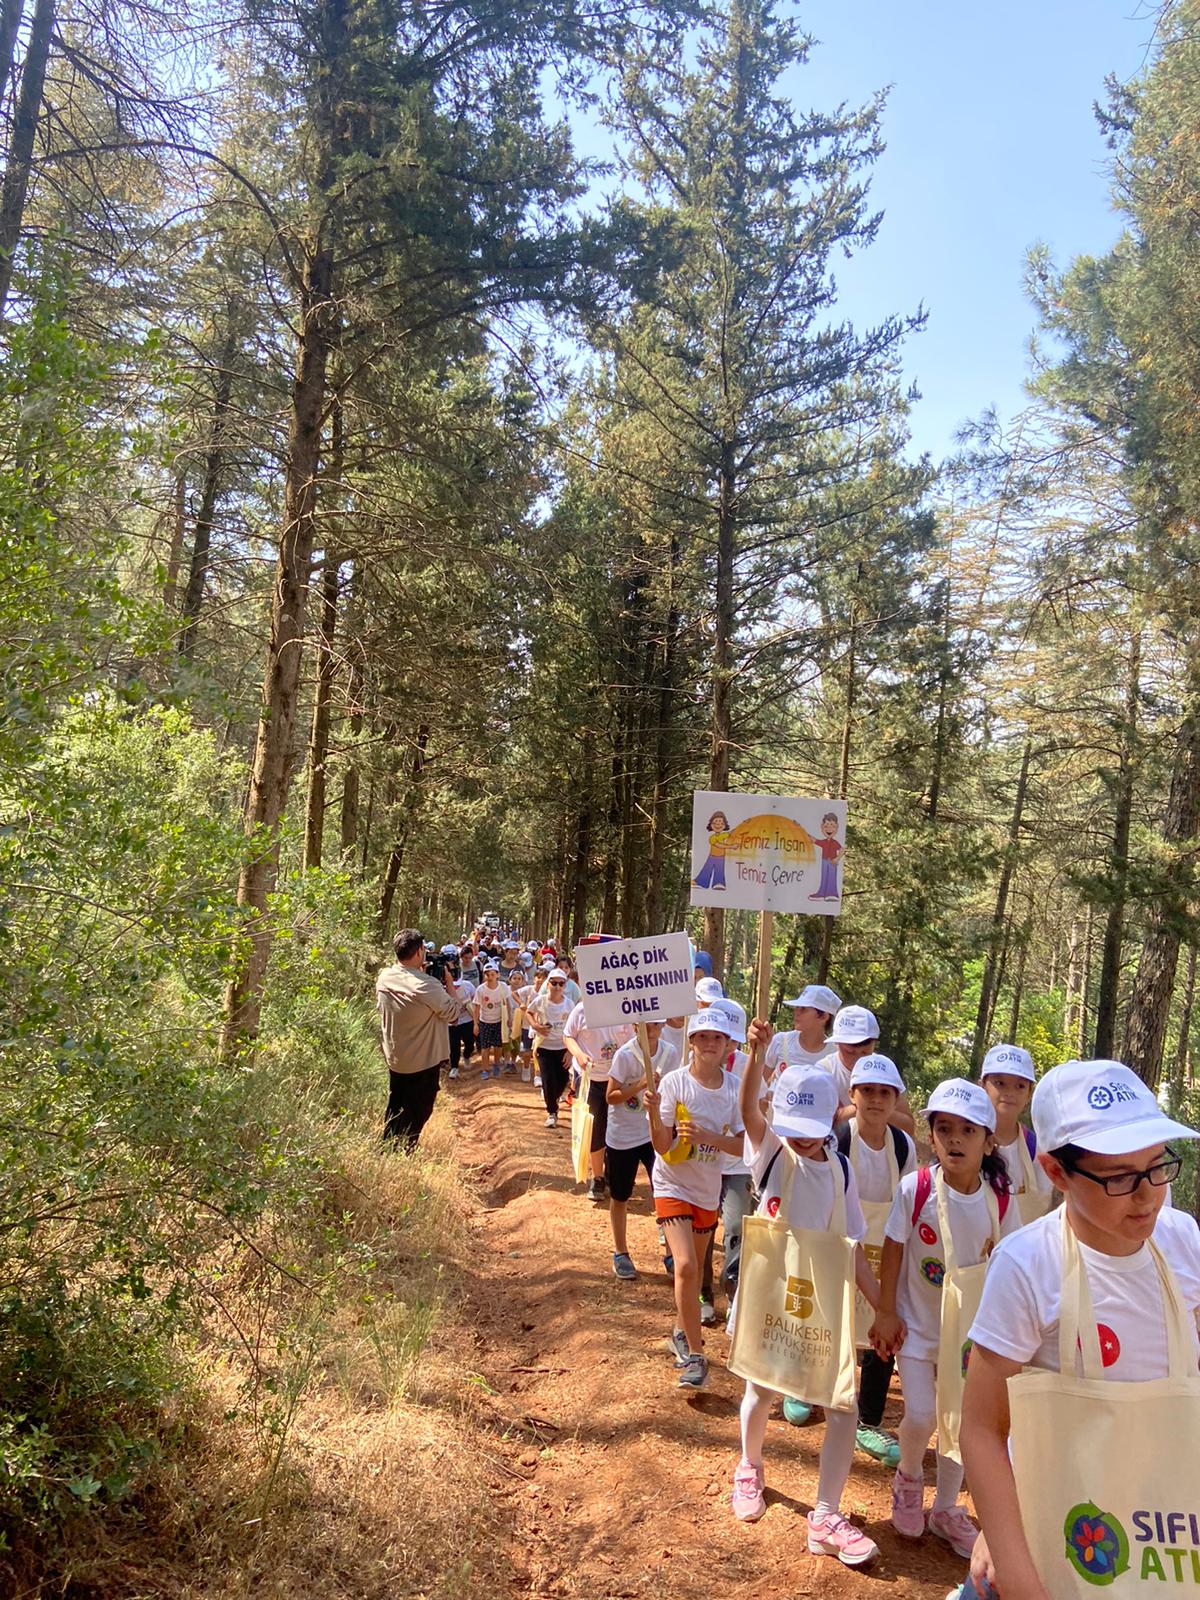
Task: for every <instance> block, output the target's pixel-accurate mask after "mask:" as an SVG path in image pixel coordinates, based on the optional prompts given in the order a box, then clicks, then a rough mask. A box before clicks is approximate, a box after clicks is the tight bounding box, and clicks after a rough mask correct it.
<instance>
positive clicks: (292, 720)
mask: <svg viewBox="0 0 1200 1600" xmlns="http://www.w3.org/2000/svg"><path fill="white" fill-rule="evenodd" d="M333 304H334V302H333V256H332V253H331V252H330V251H329V250H328V249H321V250H317V251H314V252H312V253H311V254H310V255H309V257H308V259H307V261H306V263H305V269H304V280H303V286H302V291H301V302H300V328H299V340H298V350H297V360H296V376H295V379H294V381H293V384H292V406H291V420H290V423H289V428H288V445H287V457H286V462H285V466H284V478H283V534H282V537H281V539H280V541H279V559H278V563H277V565H276V569H275V590H274V595H273V598H272V604H271V633H270V641H269V644H268V649H267V671H266V676H265V677H264V679H263V687H262V710H261V713H260V718H259V724H258V738H257V742H256V744H255V750H254V766H253V769H252V772H251V777H250V793H249V798H248V800H247V804H246V832H247V834H248V835H249V836H250V840H251V845H250V853H249V854H248V856H247V859H246V861H245V863H244V865H243V867H242V871H241V875H240V877H239V879H238V895H237V898H238V905H239V906H240V907H241V908H242V909H243V910H245V911H247V912H248V913H249V917H248V920H247V924H246V942H245V946H244V950H243V953H242V958H241V960H240V962H239V964H238V967H237V969H236V970H235V972H234V975H233V977H232V978H231V979H230V982H229V986H228V988H227V990H226V993H225V1029H224V1033H223V1039H222V1048H223V1050H224V1053H225V1054H226V1055H227V1056H228V1055H230V1054H232V1053H233V1052H234V1051H236V1049H237V1048H238V1047H239V1045H241V1044H242V1043H243V1042H246V1041H250V1040H253V1039H254V1037H255V1036H256V1035H257V1032H258V1018H259V1011H260V1009H261V1004H262V989H263V983H264V981H265V979H266V973H267V963H268V960H269V958H270V951H271V932H270V925H269V922H268V919H267V900H268V897H269V895H270V893H271V890H272V889H273V888H274V886H275V878H276V874H277V872H278V868H279V824H280V822H281V820H282V818H283V811H284V807H285V805H286V804H287V797H288V789H289V786H290V784H291V777H292V768H293V765H294V763H295V755H296V751H295V731H296V712H297V708H298V692H299V687H300V657H301V653H302V648H303V643H304V614H305V607H306V605H307V601H308V570H309V567H310V565H311V564H312V552H313V537H314V515H313V514H314V507H315V499H316V483H317V464H318V460H319V457H320V448H321V412H322V408H323V406H324V403H325V381H326V373H327V369H328V364H329V328H330V324H331V321H332V316H333Z"/></svg>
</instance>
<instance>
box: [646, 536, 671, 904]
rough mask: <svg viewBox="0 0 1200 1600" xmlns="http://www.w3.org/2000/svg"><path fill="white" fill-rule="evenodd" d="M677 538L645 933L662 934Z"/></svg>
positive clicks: (661, 685) (661, 675) (657, 734)
mask: <svg viewBox="0 0 1200 1600" xmlns="http://www.w3.org/2000/svg"><path fill="white" fill-rule="evenodd" d="M678 561H679V537H678V535H677V534H672V536H671V550H670V557H669V560H668V565H667V574H666V586H667V595H668V601H667V615H666V620H665V623H664V627H663V640H662V647H661V650H660V651H659V656H658V723H657V726H656V728H655V730H654V788H653V793H652V794H651V797H650V848H649V852H648V859H647V871H646V899H645V922H646V931H647V933H651V934H653V933H664V932H666V931H667V930H666V929H665V928H664V926H663V890H662V875H663V867H664V864H665V861H666V850H667V822H668V817H669V806H670V798H671V755H672V751H673V749H674V746H675V647H676V636H677V634H678V632H679V612H678V609H677V606H676V599H675V570H676V567H677V565H678Z"/></svg>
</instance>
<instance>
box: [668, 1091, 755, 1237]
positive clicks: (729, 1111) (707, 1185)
mask: <svg viewBox="0 0 1200 1600" xmlns="http://www.w3.org/2000/svg"><path fill="white" fill-rule="evenodd" d="M658 1089H659V1093H660V1094H661V1095H662V1105H661V1108H660V1111H659V1115H660V1117H661V1118H662V1121H663V1125H664V1126H665V1127H668V1128H669V1127H671V1126H672V1125H673V1126H674V1128H675V1131H676V1133H677V1134H678V1135H680V1136H681V1137H682V1138H684V1139H686V1138H687V1124H688V1123H689V1122H694V1123H696V1124H697V1125H698V1126H699V1127H701V1128H708V1129H710V1130H711V1131H712V1132H713V1133H722V1134H726V1133H740V1132H741V1128H742V1118H741V1112H740V1111H739V1110H738V1086H737V1079H736V1078H735V1077H734V1076H733V1074H732V1073H730V1072H722V1074H721V1087H720V1088H719V1089H706V1088H705V1087H704V1085H703V1084H702V1083H698V1082H697V1081H696V1079H695V1078H693V1076H692V1074H691V1069H690V1068H688V1067H676V1068H675V1070H674V1071H673V1072H668V1073H667V1075H666V1077H665V1078H664V1079H663V1080H662V1082H661V1083H660V1084H659V1086H658ZM720 1157H721V1152H720V1151H719V1150H717V1149H716V1148H715V1147H714V1146H712V1145H707V1144H702V1145H694V1144H690V1141H689V1148H688V1153H687V1155H686V1157H685V1158H684V1159H683V1160H678V1159H677V1160H673V1161H666V1160H664V1158H663V1157H662V1156H661V1155H658V1154H657V1153H656V1154H655V1157H654V1172H653V1175H652V1177H651V1183H652V1185H653V1188H654V1193H655V1194H656V1195H662V1196H663V1197H664V1198H666V1197H668V1196H670V1197H671V1198H672V1199H675V1200H686V1201H688V1202H689V1203H690V1204H691V1205H694V1206H701V1207H702V1208H703V1209H704V1210H706V1211H715V1210H716V1209H717V1207H718V1206H719V1205H720V1203H721V1160H720Z"/></svg>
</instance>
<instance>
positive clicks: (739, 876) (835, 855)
mask: <svg viewBox="0 0 1200 1600" xmlns="http://www.w3.org/2000/svg"><path fill="white" fill-rule="evenodd" d="M845 848H846V802H845V801H844V800H810V799H804V798H802V797H800V796H799V795H777V794H719V793H715V792H714V791H712V790H699V791H697V793H696V794H695V795H693V797H692V904H693V905H694V906H730V907H733V908H735V909H737V910H740V911H792V912H796V911H802V912H804V913H805V914H806V915H807V916H815V917H836V916H837V915H838V913H839V912H840V911H841V909H842V855H843V853H844V851H845Z"/></svg>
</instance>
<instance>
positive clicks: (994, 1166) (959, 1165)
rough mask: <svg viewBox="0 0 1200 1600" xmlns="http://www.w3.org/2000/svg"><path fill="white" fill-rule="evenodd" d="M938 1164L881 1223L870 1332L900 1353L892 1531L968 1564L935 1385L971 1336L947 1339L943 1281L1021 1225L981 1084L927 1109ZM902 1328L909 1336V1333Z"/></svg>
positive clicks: (949, 1090) (901, 1190) (953, 1377)
mask: <svg viewBox="0 0 1200 1600" xmlns="http://www.w3.org/2000/svg"><path fill="white" fill-rule="evenodd" d="M925 1116H926V1118H927V1120H928V1124H929V1136H930V1139H931V1140H932V1142H933V1149H934V1155H935V1156H936V1158H937V1163H938V1164H937V1166H936V1167H935V1168H933V1169H932V1170H931V1169H930V1168H929V1167H922V1168H919V1169H918V1170H917V1171H916V1172H910V1173H909V1175H908V1176H907V1177H906V1178H902V1179H901V1181H900V1185H899V1187H898V1188H897V1190H896V1196H895V1199H894V1200H893V1202H892V1209H891V1212H890V1214H889V1216H888V1219H887V1230H886V1238H885V1240H884V1246H883V1259H882V1263H881V1268H880V1286H879V1312H878V1315H877V1316H876V1318H875V1323H874V1326H873V1327H872V1329H871V1342H872V1344H873V1345H874V1346H875V1349H876V1352H877V1353H878V1354H879V1355H880V1356H881V1357H883V1358H885V1359H886V1357H888V1356H889V1355H892V1354H893V1353H896V1352H898V1355H897V1365H898V1366H899V1369H900V1384H901V1387H902V1389H903V1390H904V1419H903V1421H902V1422H901V1424H900V1430H899V1432H900V1464H899V1466H898V1467H897V1468H896V1476H895V1478H894V1479H893V1482H892V1526H893V1527H894V1528H895V1530H896V1532H897V1533H898V1534H900V1536H901V1537H902V1538H905V1539H919V1538H921V1536H922V1535H923V1534H924V1533H925V1532H926V1529H927V1528H928V1531H929V1532H930V1533H932V1534H933V1535H935V1537H937V1538H939V1539H942V1540H944V1541H945V1542H946V1543H947V1544H948V1545H949V1546H950V1548H951V1549H952V1550H954V1551H955V1552H956V1553H957V1554H958V1555H960V1556H963V1557H967V1556H969V1555H970V1554H971V1547H972V1545H973V1544H974V1542H975V1536H976V1534H977V1532H978V1529H977V1528H976V1527H975V1524H974V1523H973V1522H972V1521H971V1519H970V1517H969V1516H968V1515H967V1512H966V1509H965V1507H963V1506H961V1505H960V1504H959V1503H958V1496H959V1491H960V1490H961V1489H962V1484H963V1468H962V1464H961V1462H959V1461H957V1460H955V1459H954V1458H953V1456H952V1455H951V1454H949V1453H948V1445H949V1441H948V1440H946V1439H943V1438H942V1436H941V1433H940V1431H939V1430H938V1409H939V1408H938V1389H937V1384H938V1378H939V1376H940V1377H941V1379H942V1381H943V1383H945V1384H946V1385H947V1392H948V1393H949V1392H951V1391H952V1388H953V1386H954V1384H955V1383H956V1382H957V1383H961V1371H960V1370H959V1363H960V1361H962V1359H963V1354H962V1344H963V1342H964V1341H965V1339H966V1335H967V1328H966V1327H965V1326H964V1327H963V1328H962V1329H961V1334H960V1335H959V1336H957V1337H954V1338H953V1339H951V1340H949V1341H947V1339H946V1333H947V1323H946V1319H947V1316H948V1315H949V1314H950V1312H949V1311H948V1304H947V1302H948V1295H949V1291H950V1287H951V1284H950V1283H949V1282H948V1280H950V1279H951V1278H952V1277H953V1276H955V1275H957V1273H958V1272H959V1271H961V1270H963V1269H966V1270H968V1271H969V1270H970V1269H971V1268H972V1267H974V1266H977V1265H978V1264H980V1263H982V1262H986V1261H987V1259H988V1257H989V1255H990V1254H991V1252H992V1249H993V1248H994V1246H995V1245H996V1244H998V1243H999V1241H1000V1239H1001V1238H1002V1237H1007V1236H1008V1235H1009V1234H1011V1233H1014V1232H1015V1231H1016V1230H1017V1228H1019V1227H1020V1213H1019V1212H1018V1210H1017V1208H1016V1206H1015V1205H1009V1204H1008V1201H1009V1193H1008V1175H1007V1173H1006V1171H1005V1168H1004V1162H1003V1160H1002V1159H1001V1157H999V1156H998V1155H997V1154H996V1149H995V1138H994V1133H995V1127H996V1113H995V1111H994V1110H993V1109H992V1102H991V1101H990V1100H989V1099H988V1097H987V1095H986V1094H985V1093H984V1091H983V1090H982V1089H981V1088H980V1087H979V1085H978V1084H977V1083H968V1082H967V1081H966V1080H965V1079H963V1078H950V1079H948V1080H947V1081H946V1082H945V1083H940V1084H939V1085H938V1086H937V1088H936V1089H935V1090H934V1091H933V1093H932V1094H931V1095H930V1097H929V1103H928V1105H927V1107H926V1110H925ZM906 1330H907V1331H906ZM948 1343H952V1344H953V1347H954V1355H953V1360H952V1361H951V1362H950V1363H948V1364H947V1370H943V1371H941V1372H940V1373H939V1355H940V1347H941V1346H943V1345H947V1347H948ZM935 1431H939V1438H938V1454H937V1489H936V1493H935V1496H934V1501H933V1507H932V1509H931V1510H930V1512H929V1517H928V1521H926V1516H925V1510H924V1471H923V1466H922V1463H923V1461H924V1458H925V1451H926V1448H927V1447H928V1444H929V1441H930V1439H931V1438H932V1437H933V1434H934V1432H935Z"/></svg>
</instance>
